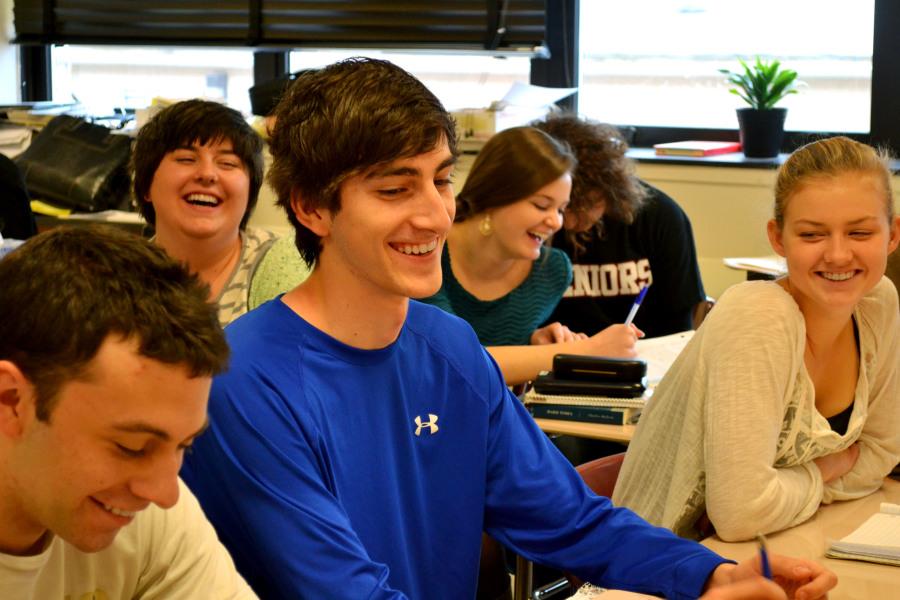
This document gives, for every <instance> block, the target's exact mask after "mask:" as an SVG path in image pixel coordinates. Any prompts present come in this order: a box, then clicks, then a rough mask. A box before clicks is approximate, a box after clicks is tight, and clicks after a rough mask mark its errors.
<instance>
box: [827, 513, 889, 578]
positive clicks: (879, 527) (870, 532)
mask: <svg viewBox="0 0 900 600" xmlns="http://www.w3.org/2000/svg"><path fill="white" fill-rule="evenodd" d="M825 556H828V557H829V558H846V559H850V560H864V561H867V562H875V563H881V564H885V565H894V566H898V567H900V504H891V503H889V502H882V503H881V509H880V510H879V512H877V513H875V514H874V515H872V516H871V517H869V518H868V519H867V520H866V522H865V523H863V524H862V525H860V526H859V527H857V528H856V531H854V532H853V533H851V534H850V535H848V536H846V537H844V538H842V539H840V540H837V541H834V542H832V543H831V545H830V546H829V547H828V550H826V551H825Z"/></svg>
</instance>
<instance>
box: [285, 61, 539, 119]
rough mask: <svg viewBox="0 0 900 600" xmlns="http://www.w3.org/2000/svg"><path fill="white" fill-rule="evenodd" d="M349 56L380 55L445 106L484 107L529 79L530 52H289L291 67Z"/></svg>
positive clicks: (448, 107) (452, 108) (312, 64)
mask: <svg viewBox="0 0 900 600" xmlns="http://www.w3.org/2000/svg"><path fill="white" fill-rule="evenodd" d="M351 56H368V57H371V58H382V59H384V60H389V61H391V62H393V63H394V64H396V65H399V66H400V67H403V68H404V69H406V70H407V71H409V72H410V73H412V74H413V75H415V76H416V77H418V78H419V79H420V80H421V81H422V82H423V83H424V84H425V85H426V86H428V89H430V90H431V91H432V93H434V95H435V96H437V97H438V98H439V99H440V100H441V102H442V103H443V104H444V106H445V107H446V108H447V109H448V110H458V109H461V108H484V107H487V106H489V105H490V104H491V102H492V101H494V100H499V99H500V98H502V97H503V95H504V94H506V92H507V91H508V90H509V88H510V86H511V85H512V84H513V82H515V81H519V82H522V83H528V75H529V71H530V69H531V62H530V58H531V57H530V55H525V54H523V56H505V57H496V56H485V55H483V54H441V53H435V52H418V53H417V52H388V51H378V50H303V51H298V52H291V67H290V68H291V71H298V70H300V69H308V68H317V67H323V66H325V65H328V64H331V63H333V62H335V61H338V60H341V59H344V58H349V57H351Z"/></svg>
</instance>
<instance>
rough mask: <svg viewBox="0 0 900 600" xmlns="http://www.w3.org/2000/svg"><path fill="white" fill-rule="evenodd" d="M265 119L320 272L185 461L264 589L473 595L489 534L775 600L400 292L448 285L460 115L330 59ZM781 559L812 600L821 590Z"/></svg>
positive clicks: (256, 326) (289, 203) (440, 317)
mask: <svg viewBox="0 0 900 600" xmlns="http://www.w3.org/2000/svg"><path fill="white" fill-rule="evenodd" d="M276 119H277V124H276V126H275V129H274V131H273V135H272V140H271V149H272V155H273V159H274V162H273V166H272V171H271V173H270V180H271V182H272V185H273V187H274V188H275V190H276V193H277V195H278V203H279V204H280V205H281V206H282V207H284V208H285V209H286V211H287V213H288V217H289V219H290V220H291V223H292V224H293V226H294V228H295V230H296V239H297V246H298V248H299V250H300V253H301V255H302V256H303V258H304V259H305V260H306V261H307V262H308V263H309V264H313V263H315V269H314V271H313V273H312V275H311V276H310V277H309V279H308V280H307V281H306V282H304V283H303V284H302V285H300V286H299V287H297V288H296V289H294V290H293V291H291V292H289V293H287V294H285V295H284V296H283V297H281V298H280V299H276V300H274V301H272V302H269V303H267V304H265V305H263V306H262V307H260V308H259V309H257V310H255V311H251V312H250V313H248V314H247V315H245V316H244V317H242V318H240V319H238V320H237V321H235V322H234V323H233V324H232V325H231V326H229V328H228V330H227V336H228V341H229V343H230V345H231V348H232V356H233V359H232V363H231V368H230V370H229V372H228V373H227V374H225V375H223V376H221V377H219V378H217V380H216V381H215V383H214V385H213V390H212V396H211V400H210V421H211V424H210V432H209V433H208V434H207V435H205V436H204V437H203V438H202V439H201V440H198V442H197V444H195V453H194V454H192V455H191V456H190V457H189V458H188V459H187V461H186V464H185V469H184V470H183V476H184V478H185V480H186V481H187V482H188V485H190V486H191V487H192V488H193V490H194V492H195V493H196V494H197V495H198V497H199V498H200V499H201V503H202V504H203V506H204V509H205V510H206V512H207V515H208V516H209V518H210V519H211V520H212V521H213V523H214V524H215V526H216V528H217V530H218V532H219V534H220V536H221V537H222V539H223V542H224V543H225V544H226V546H227V547H229V548H230V550H231V552H232V553H233V555H234V558H235V562H236V563H237V565H238V568H239V570H241V571H242V573H243V574H244V575H245V577H247V579H248V581H249V582H250V584H251V585H252V586H253V587H254V588H255V589H256V591H257V592H258V593H259V594H260V595H261V596H262V597H265V598H296V597H304V598H348V599H351V598H352V599H356V598H371V599H383V598H394V599H396V598H446V599H448V600H449V599H453V600H456V599H459V598H471V597H474V594H475V588H476V577H477V568H478V560H479V549H480V545H481V532H482V531H483V530H484V531H487V532H488V533H490V534H491V535H492V536H493V537H495V538H496V539H498V540H500V541H501V542H502V543H504V544H506V545H508V546H509V547H512V548H514V549H515V550H516V551H517V552H519V553H520V554H522V555H524V556H526V557H527V558H529V559H532V560H537V561H539V562H541V563H545V564H550V565H554V566H556V567H559V568H562V569H565V570H568V571H571V572H574V573H575V574H577V575H579V576H580V577H582V578H584V579H586V580H589V581H592V582H597V583H601V584H603V585H606V586H609V587H617V588H625V589H631V590H636V591H642V592H648V593H657V594H663V595H666V596H668V597H672V598H695V597H697V596H699V595H700V594H701V593H703V591H704V590H705V589H706V588H708V587H709V588H717V587H721V590H719V592H720V593H721V592H726V593H727V592H729V591H730V592H739V591H740V590H741V588H742V587H745V588H749V589H750V590H751V592H752V591H753V590H755V589H758V590H761V591H762V593H764V594H766V593H767V594H769V595H768V596H763V597H771V598H778V597H780V596H779V594H780V593H781V590H780V589H779V588H778V586H776V585H774V584H772V583H771V582H768V581H765V580H763V579H762V578H761V577H759V576H758V568H757V567H756V565H755V564H751V563H748V564H743V565H737V566H735V565H731V564H726V561H725V560H724V559H722V558H720V557H719V556H717V555H715V554H714V553H712V552H710V551H708V550H706V549H705V548H703V547H702V546H699V545H697V544H695V543H693V542H688V541H686V540H681V539H679V538H677V537H675V536H674V535H672V534H671V533H670V532H668V531H666V530H663V529H659V528H654V527H651V526H649V525H648V524H647V523H645V522H644V521H642V520H641V519H640V518H639V517H637V516H636V515H634V514H633V513H631V512H629V511H627V510H620V509H614V508H613V507H612V506H611V504H610V502H609V501H608V500H607V499H605V498H600V497H597V496H595V495H593V494H592V493H591V492H590V491H589V490H587V488H586V487H585V486H584V484H583V483H582V481H581V479H580V477H579V476H578V475H577V473H576V472H575V471H574V469H572V467H571V466H570V465H569V464H568V463H567V461H566V460H565V459H564V458H563V457H562V456H561V455H560V454H559V453H558V452H557V451H556V450H555V449H554V447H553V446H552V444H550V443H549V441H548V440H547V438H546V437H545V436H544V434H543V433H542V432H541V431H540V430H539V429H538V428H537V427H536V425H535V424H534V421H533V420H532V419H531V417H530V416H529V415H528V413H527V412H526V411H525V410H524V408H523V407H522V405H521V404H520V403H519V402H518V401H517V400H516V399H515V397H513V396H512V395H511V394H510V393H509V392H508V390H507V388H506V386H505V385H504V381H503V377H502V375H501V374H500V372H499V370H498V368H497V366H496V364H495V363H494V362H493V361H492V360H491V358H490V356H489V355H488V354H487V353H486V352H485V351H484V349H483V348H482V347H481V346H480V345H479V343H478V340H477V338H476V336H475V334H474V332H473V331H472V330H471V328H470V327H469V326H468V325H467V324H465V323H464V322H463V321H461V320H459V319H457V318H455V317H453V316H451V315H448V314H447V313H444V312H443V311H441V310H439V309H436V308H433V307H430V306H426V305H423V304H420V303H418V302H415V301H411V300H410V298H421V297H425V296H429V295H431V294H433V293H434V292H435V291H436V290H437V289H438V288H439V287H440V284H441V270H440V252H441V249H442V247H443V244H444V242H445V240H446V236H447V233H448V232H449V230H450V225H451V223H452V222H453V217H454V213H455V204H454V198H453V190H452V187H451V175H452V170H453V165H454V163H455V161H456V155H457V148H456V138H455V132H454V124H453V121H452V119H451V117H450V116H449V114H448V113H447V112H446V111H445V110H444V108H443V106H441V104H440V102H439V101H438V100H437V99H436V98H435V97H434V96H433V95H432V94H431V93H430V92H429V91H428V90H427V89H426V88H425V87H424V86H423V85H422V84H421V82H419V81H418V80H416V79H415V78H414V77H412V76H411V75H409V74H408V73H406V72H405V71H403V70H402V69H400V68H398V67H396V66H394V65H391V64H390V63H386V62H383V61H376V60H366V59H354V60H350V61H345V62H341V63H337V64H335V65H331V66H330V67H327V68H325V69H322V70H320V71H317V72H314V73H310V74H305V75H303V76H302V77H300V78H298V80H297V82H296V83H295V84H294V85H293V86H292V87H291V89H290V90H289V91H288V92H287V93H286V94H285V97H284V98H283V99H282V101H281V103H280V104H279V107H278V109H277V111H276ZM774 564H775V567H774V568H775V569H776V572H778V573H779V574H781V575H783V576H786V577H788V578H792V579H794V580H795V581H797V582H800V583H801V584H807V585H806V588H805V592H806V593H808V594H809V597H810V598H814V597H818V596H823V595H824V594H825V592H826V590H827V589H828V588H830V587H831V586H833V581H834V580H833V575H832V574H830V573H829V572H827V571H825V570H824V569H822V568H821V567H819V566H817V565H815V564H813V563H809V562H806V561H793V560H790V559H784V558H776V559H775V560H774ZM795 567H799V569H800V571H794V568H795ZM737 580H743V581H742V582H740V585H738V587H735V588H729V587H728V585H729V584H731V583H732V581H737ZM745 591H746V590H745ZM721 597H746V596H727V595H726V596H721Z"/></svg>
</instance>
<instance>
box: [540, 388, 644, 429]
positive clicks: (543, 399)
mask: <svg viewBox="0 0 900 600" xmlns="http://www.w3.org/2000/svg"><path fill="white" fill-rule="evenodd" d="M524 401H525V406H526V407H527V408H528V412H530V413H531V415H532V416H533V417H534V418H535V419H561V420H563V421H583V422H587V423H607V424H609V425H630V424H634V423H637V420H638V417H640V414H641V410H642V409H643V408H644V404H645V403H646V402H647V397H646V396H640V397H638V398H613V397H610V396H561V395H547V394H540V393H538V392H536V391H535V390H531V391H529V392H528V393H527V394H525V399H524Z"/></svg>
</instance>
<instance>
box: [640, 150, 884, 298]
mask: <svg viewBox="0 0 900 600" xmlns="http://www.w3.org/2000/svg"><path fill="white" fill-rule="evenodd" d="M637 172H638V175H639V176H640V177H642V178H644V179H646V180H647V181H648V182H650V183H651V184H653V185H655V186H656V187H658V188H660V189H661V190H663V191H664V192H666V193H667V194H669V195H670V196H672V198H674V199H675V200H676V201H677V202H678V203H679V204H680V205H681V206H682V208H684V211H685V212H686V213H687V215H688V217H689V218H690V220H691V224H692V225H693V227H694V238H695V240H696V242H697V254H698V262H699V263H700V272H701V275H702V276H703V284H704V287H705V288H706V293H707V294H708V295H710V296H713V297H718V296H720V295H722V292H723V291H724V290H725V288H727V287H728V286H730V285H732V284H734V283H738V282H740V281H743V280H744V279H745V274H744V272H743V271H735V270H733V269H729V268H728V267H726V266H725V265H724V263H723V262H722V259H724V258H725V257H737V256H763V255H771V254H773V252H772V248H771V246H769V241H768V238H767V237H766V222H767V221H768V220H769V218H771V214H772V189H773V187H774V184H775V171H774V170H767V169H746V168H726V167H696V166H672V165H661V164H658V163H640V164H639V165H638V169H637ZM893 187H894V206H895V207H898V206H900V176H895V177H894V181H893Z"/></svg>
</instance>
